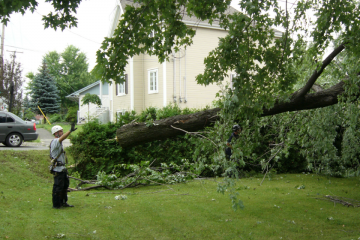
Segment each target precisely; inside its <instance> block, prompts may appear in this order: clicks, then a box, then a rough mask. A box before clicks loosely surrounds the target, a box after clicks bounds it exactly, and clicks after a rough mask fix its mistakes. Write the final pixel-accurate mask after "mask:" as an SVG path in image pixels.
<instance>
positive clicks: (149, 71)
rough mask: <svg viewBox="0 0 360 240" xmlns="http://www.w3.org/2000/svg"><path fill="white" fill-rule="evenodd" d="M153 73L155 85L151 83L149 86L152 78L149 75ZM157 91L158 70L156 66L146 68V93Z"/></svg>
mask: <svg viewBox="0 0 360 240" xmlns="http://www.w3.org/2000/svg"><path fill="white" fill-rule="evenodd" d="M153 74H155V80H154V82H155V85H154V84H153V85H152V86H153V87H152V88H151V81H152V80H153V79H152V78H151V77H152V75H153ZM158 92H159V70H158V69H157V68H155V69H148V93H149V94H153V93H158Z"/></svg>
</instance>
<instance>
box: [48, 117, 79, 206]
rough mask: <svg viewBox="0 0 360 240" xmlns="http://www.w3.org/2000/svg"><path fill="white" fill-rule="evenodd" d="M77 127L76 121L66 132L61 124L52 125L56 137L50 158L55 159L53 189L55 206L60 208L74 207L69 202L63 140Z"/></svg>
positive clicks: (52, 142)
mask: <svg viewBox="0 0 360 240" xmlns="http://www.w3.org/2000/svg"><path fill="white" fill-rule="evenodd" d="M76 129H77V128H75V123H72V124H71V129H70V131H68V132H66V133H64V132H63V128H62V127H61V126H59V125H56V126H54V127H52V129H51V133H52V134H53V135H54V136H55V139H54V140H52V141H51V143H50V158H51V159H52V161H54V165H53V169H52V173H53V174H54V185H53V190H52V202H53V208H56V209H59V208H61V207H74V206H73V205H69V204H68V203H67V200H68V198H67V189H68V187H69V177H68V175H67V169H66V167H65V164H66V163H67V158H66V155H65V151H64V148H63V146H62V142H63V141H64V140H65V139H66V138H67V137H68V136H69V135H70V133H72V132H73V131H75V130H76Z"/></svg>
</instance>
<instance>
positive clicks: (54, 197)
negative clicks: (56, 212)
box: [52, 192, 61, 209]
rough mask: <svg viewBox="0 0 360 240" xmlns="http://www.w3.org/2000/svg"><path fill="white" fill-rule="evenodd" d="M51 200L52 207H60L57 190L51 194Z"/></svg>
mask: <svg viewBox="0 0 360 240" xmlns="http://www.w3.org/2000/svg"><path fill="white" fill-rule="evenodd" d="M52 202H53V208H55V209H60V208H61V199H60V194H59V193H58V192H57V193H53V194H52Z"/></svg>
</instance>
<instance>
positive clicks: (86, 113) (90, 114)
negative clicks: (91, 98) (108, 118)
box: [77, 106, 108, 123]
mask: <svg viewBox="0 0 360 240" xmlns="http://www.w3.org/2000/svg"><path fill="white" fill-rule="evenodd" d="M106 110H108V107H98V106H92V107H90V109H88V108H83V109H80V110H79V111H78V112H77V119H78V123H85V122H87V121H88V120H89V119H94V118H97V117H98V116H99V115H100V114H102V113H103V112H105V111H106Z"/></svg>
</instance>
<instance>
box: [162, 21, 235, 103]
mask: <svg viewBox="0 0 360 240" xmlns="http://www.w3.org/2000/svg"><path fill="white" fill-rule="evenodd" d="M226 34H227V31H225V30H216V29H209V28H200V27H199V28H196V35H195V36H194V38H193V44H192V45H191V46H190V47H188V48H187V49H186V50H184V49H182V50H181V51H180V52H178V53H176V54H175V63H176V64H175V81H174V72H173V71H174V63H173V61H174V58H173V57H172V58H171V62H167V68H168V71H167V92H168V94H167V96H168V102H169V103H174V102H175V101H174V82H175V99H176V104H178V105H179V107H180V108H186V107H187V108H203V107H205V106H207V105H211V103H212V102H213V101H214V100H215V95H216V93H217V92H218V91H219V90H220V88H219V87H218V86H217V85H216V84H210V85H208V86H203V85H199V84H197V82H196V80H195V78H196V76H197V75H198V74H200V73H203V72H204V69H205V65H204V58H205V57H207V56H208V54H209V52H210V51H212V50H213V49H215V48H216V47H217V46H218V43H219V37H225V36H226ZM184 78H186V80H184ZM229 80H230V79H229V78H226V79H225V81H227V82H229Z"/></svg>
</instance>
